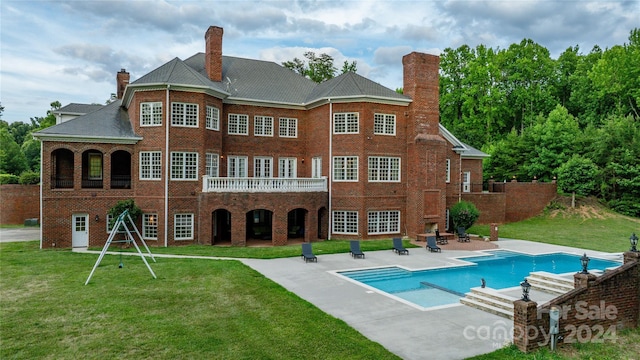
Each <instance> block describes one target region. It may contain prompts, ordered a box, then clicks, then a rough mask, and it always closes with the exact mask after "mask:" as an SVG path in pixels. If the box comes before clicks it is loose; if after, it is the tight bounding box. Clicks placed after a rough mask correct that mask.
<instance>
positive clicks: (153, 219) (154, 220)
mask: <svg viewBox="0 0 640 360" xmlns="http://www.w3.org/2000/svg"><path fill="white" fill-rule="evenodd" d="M142 237H143V238H145V239H151V240H157V239H158V214H142Z"/></svg>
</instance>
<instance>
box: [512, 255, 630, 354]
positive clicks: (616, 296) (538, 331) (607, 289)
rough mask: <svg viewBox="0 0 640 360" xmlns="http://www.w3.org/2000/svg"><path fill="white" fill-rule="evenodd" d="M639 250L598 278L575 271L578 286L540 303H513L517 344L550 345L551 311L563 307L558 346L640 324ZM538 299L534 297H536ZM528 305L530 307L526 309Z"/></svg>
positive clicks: (530, 348)
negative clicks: (548, 338)
mask: <svg viewBox="0 0 640 360" xmlns="http://www.w3.org/2000/svg"><path fill="white" fill-rule="evenodd" d="M639 260H640V253H630V252H627V253H625V264H624V265H623V266H621V267H619V268H617V269H615V270H611V271H607V272H606V273H605V274H604V275H602V276H600V277H596V276H595V275H592V274H576V275H575V276H574V278H575V283H576V288H575V289H574V290H572V291H570V292H568V293H566V294H564V295H561V296H559V297H557V298H555V299H553V300H551V301H549V302H547V303H545V304H543V305H541V306H538V307H537V310H536V307H535V306H531V305H532V304H534V305H535V302H529V303H526V302H523V301H516V302H515V303H514V305H515V309H514V311H515V312H514V315H515V317H514V344H516V345H517V346H518V348H519V349H520V350H522V351H525V352H527V351H533V350H535V349H537V348H538V347H542V346H549V344H548V341H547V338H545V335H547V336H548V329H549V310H550V309H551V307H552V306H556V307H558V308H560V309H561V312H560V321H559V335H560V336H562V340H561V341H560V342H559V345H563V344H571V343H575V342H586V341H589V342H590V341H595V342H601V341H603V340H605V339H606V336H608V335H611V336H615V334H616V332H617V331H620V330H621V329H628V328H635V327H637V326H638V325H639V323H640V261H639ZM533 300H535V299H533ZM525 307H527V308H526V309H525ZM523 334H527V335H528V336H523Z"/></svg>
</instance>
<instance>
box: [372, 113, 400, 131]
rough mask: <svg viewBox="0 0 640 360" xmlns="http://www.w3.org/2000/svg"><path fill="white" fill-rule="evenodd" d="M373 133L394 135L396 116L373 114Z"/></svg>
mask: <svg viewBox="0 0 640 360" xmlns="http://www.w3.org/2000/svg"><path fill="white" fill-rule="evenodd" d="M373 133H374V134H377V135H395V134H396V116H395V115H392V114H374V115H373Z"/></svg>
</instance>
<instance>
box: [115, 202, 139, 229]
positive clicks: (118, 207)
mask: <svg viewBox="0 0 640 360" xmlns="http://www.w3.org/2000/svg"><path fill="white" fill-rule="evenodd" d="M125 210H129V215H130V216H131V220H133V222H136V220H137V219H138V217H139V216H140V215H141V214H142V210H140V208H139V207H138V206H137V205H136V204H135V202H134V201H133V199H127V200H120V201H118V202H117V203H116V204H115V205H114V206H113V207H112V208H111V209H109V211H108V212H107V213H108V214H109V215H111V216H112V219H111V224H109V227H111V226H113V225H114V223H115V221H116V219H117V218H118V216H120V214H122V213H123V212H124V211H125ZM125 219H126V218H125Z"/></svg>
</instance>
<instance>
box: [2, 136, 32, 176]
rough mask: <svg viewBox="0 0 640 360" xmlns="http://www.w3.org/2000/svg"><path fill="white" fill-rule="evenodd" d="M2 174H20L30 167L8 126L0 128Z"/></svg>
mask: <svg viewBox="0 0 640 360" xmlns="http://www.w3.org/2000/svg"><path fill="white" fill-rule="evenodd" d="M0 144H2V146H0V174H12V175H20V174H21V173H22V172H23V171H26V170H28V169H29V167H28V165H27V159H26V158H25V156H24V154H23V153H22V151H20V146H19V145H18V144H17V143H16V141H15V140H14V139H13V136H11V134H10V133H9V130H8V129H6V128H0Z"/></svg>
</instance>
